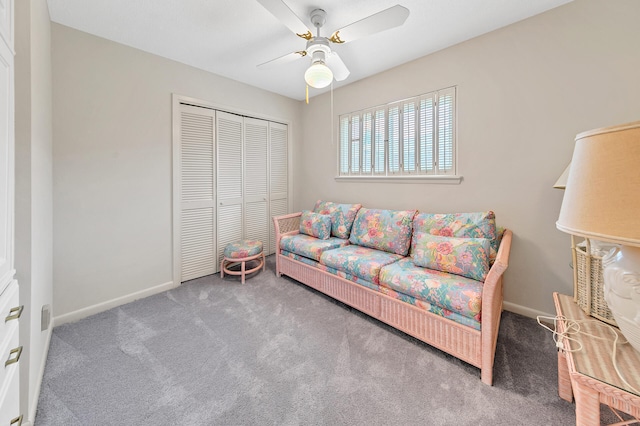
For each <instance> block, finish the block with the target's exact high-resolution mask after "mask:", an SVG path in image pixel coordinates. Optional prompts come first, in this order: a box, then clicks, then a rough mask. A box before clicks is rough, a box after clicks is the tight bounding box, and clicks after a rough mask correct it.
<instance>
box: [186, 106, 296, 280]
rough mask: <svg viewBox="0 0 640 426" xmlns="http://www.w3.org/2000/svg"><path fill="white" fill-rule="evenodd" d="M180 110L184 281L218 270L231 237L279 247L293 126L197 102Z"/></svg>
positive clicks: (268, 248)
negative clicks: (276, 218)
mask: <svg viewBox="0 0 640 426" xmlns="http://www.w3.org/2000/svg"><path fill="white" fill-rule="evenodd" d="M177 109H178V111H179V112H178V118H177V122H176V128H177V131H176V133H175V135H176V139H177V140H176V141H175V142H174V170H175V171H176V172H178V173H176V175H178V176H179V181H178V183H177V185H176V193H177V194H178V203H179V204H180V207H179V208H175V207H174V211H176V212H177V214H178V215H179V216H180V220H179V221H178V222H177V226H179V227H180V231H179V232H177V233H176V237H175V238H176V242H177V245H178V247H179V249H176V250H174V253H176V252H178V253H179V256H180V261H179V262H176V265H178V267H179V268H180V269H181V274H180V277H179V279H180V281H181V282H184V281H187V280H190V279H194V278H198V277H201V276H205V275H209V274H212V273H214V272H217V271H218V270H219V268H220V261H221V260H222V257H223V253H224V248H225V246H226V245H227V244H228V243H230V242H233V241H238V240H241V239H255V240H260V241H262V243H263V246H264V251H265V254H271V253H273V252H274V248H275V247H274V244H275V238H274V233H273V224H272V220H271V217H272V216H273V215H281V214H286V213H287V212H288V205H289V189H288V188H289V178H288V173H289V170H288V164H289V158H288V128H287V125H286V124H281V123H276V122H272V121H268V120H262V119H257V118H251V117H244V116H241V115H238V114H232V113H228V112H223V111H215V110H213V109H209V108H204V107H197V106H193V105H184V104H179V105H178V107H177ZM174 226H176V222H175V221H174Z"/></svg>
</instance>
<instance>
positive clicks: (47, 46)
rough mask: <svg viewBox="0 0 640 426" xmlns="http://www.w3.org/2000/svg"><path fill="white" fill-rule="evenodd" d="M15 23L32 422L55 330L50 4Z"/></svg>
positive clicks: (27, 401) (19, 269) (19, 234)
mask: <svg viewBox="0 0 640 426" xmlns="http://www.w3.org/2000/svg"><path fill="white" fill-rule="evenodd" d="M15 8H16V9H15V22H16V58H15V59H16V234H15V247H16V262H15V264H16V278H17V279H18V282H19V284H20V303H21V304H23V305H24V306H25V311H24V312H23V314H22V316H21V318H20V342H21V344H22V346H23V348H24V350H23V352H22V356H21V360H20V366H21V367H20V376H21V377H20V393H21V397H20V401H21V407H20V409H21V412H22V413H24V414H25V421H27V419H28V420H29V421H33V419H34V418H35V410H36V406H37V402H38V395H39V391H40V383H41V380H42V373H43V372H44V364H45V361H46V355H47V350H48V341H49V337H50V332H51V328H50V327H49V329H47V330H45V331H41V327H40V326H41V323H40V318H41V310H42V306H43V305H51V302H52V298H53V284H52V262H53V261H52V244H53V243H52V226H53V225H52V183H51V181H52V179H51V178H52V110H51V96H52V82H51V31H50V28H51V25H50V21H49V10H48V8H47V3H46V2H44V1H41V0H28V1H16V2H15Z"/></svg>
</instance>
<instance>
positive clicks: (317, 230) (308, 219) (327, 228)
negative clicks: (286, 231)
mask: <svg viewBox="0 0 640 426" xmlns="http://www.w3.org/2000/svg"><path fill="white" fill-rule="evenodd" d="M300 233H301V234H306V235H311V236H312V237H316V238H320V239H321V240H326V239H327V238H329V237H330V236H331V216H329V215H324V214H318V213H314V212H310V211H309V210H303V211H302V215H301V216H300Z"/></svg>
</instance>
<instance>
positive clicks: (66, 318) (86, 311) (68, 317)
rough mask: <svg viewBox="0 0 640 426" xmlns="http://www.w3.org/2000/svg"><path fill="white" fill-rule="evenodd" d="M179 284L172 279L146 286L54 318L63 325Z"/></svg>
mask: <svg viewBox="0 0 640 426" xmlns="http://www.w3.org/2000/svg"><path fill="white" fill-rule="evenodd" d="M179 285H180V283H178V284H177V285H175V284H174V283H173V281H170V282H168V283H164V284H160V285H157V286H155V287H150V288H146V289H144V290H140V291H137V292H135V293H131V294H127V295H125V296H121V297H117V298H115V299H111V300H107V301H106V302H102V303H98V304H95V305H92V306H87V307H86V308H82V309H78V310H77V311H73V312H69V313H66V314H62V315H59V316H57V317H55V318H54V322H55V325H62V324H66V323H68V322H74V321H78V320H81V319H82V318H86V317H88V316H91V315H94V314H98V313H100V312H104V311H107V310H109V309H111V308H115V307H116V306H120V305H124V304H126V303H129V302H133V301H134V300H138V299H142V298H145V297H148V296H153V295H154V294H158V293H162V292H163V291H167V290H171V289H173V288H176V287H178V286H179Z"/></svg>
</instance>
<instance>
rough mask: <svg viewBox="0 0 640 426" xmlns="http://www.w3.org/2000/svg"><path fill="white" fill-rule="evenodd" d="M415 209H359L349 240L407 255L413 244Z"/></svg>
mask: <svg viewBox="0 0 640 426" xmlns="http://www.w3.org/2000/svg"><path fill="white" fill-rule="evenodd" d="M415 213H416V211H415V210H377V209H367V208H364V207H362V208H361V209H360V210H359V211H358V215H357V216H356V220H355V221H354V222H353V229H352V230H351V236H350V237H349V241H350V242H351V244H357V245H359V246H363V247H369V248H374V249H378V250H383V251H386V252H389V253H395V254H399V255H401V256H406V255H407V252H408V251H409V245H410V244H411V229H412V228H411V223H412V220H413V215H415Z"/></svg>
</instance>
